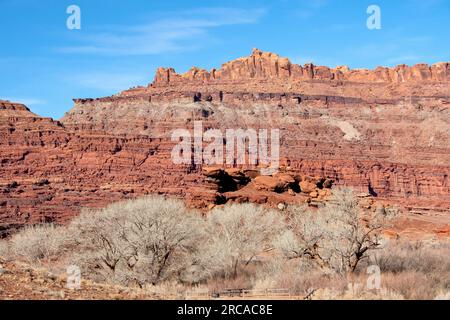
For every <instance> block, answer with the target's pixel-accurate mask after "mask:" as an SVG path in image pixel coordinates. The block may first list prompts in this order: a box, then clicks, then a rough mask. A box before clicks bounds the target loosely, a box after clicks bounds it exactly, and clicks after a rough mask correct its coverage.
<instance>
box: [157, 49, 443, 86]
mask: <svg viewBox="0 0 450 320" xmlns="http://www.w3.org/2000/svg"><path fill="white" fill-rule="evenodd" d="M257 79H263V80H267V79H277V80H282V81H286V80H289V81H304V80H342V81H354V82H382V83H383V82H386V83H389V82H393V83H399V82H423V81H449V80H450V64H449V63H437V64H434V65H432V66H429V65H426V64H417V65H415V66H412V67H409V66H407V65H399V66H397V67H396V68H384V67H378V68H376V69H375V70H365V69H358V70H350V69H349V68H348V67H346V66H341V67H337V68H334V69H331V68H328V67H324V66H315V65H313V64H311V63H310V64H305V65H304V66H301V65H298V64H293V63H291V62H290V61H289V59H287V58H281V57H279V56H278V55H277V54H274V53H270V52H262V51H260V50H258V49H253V53H252V54H251V55H250V56H249V57H245V58H239V59H236V60H233V61H230V62H227V63H225V64H223V65H222V67H221V68H220V69H218V70H216V69H213V70H211V71H210V72H208V71H206V70H203V69H198V68H197V67H193V68H192V69H190V70H189V71H188V72H186V73H185V74H182V75H179V74H177V73H176V72H175V70H174V69H173V68H160V69H158V70H157V72H156V76H155V80H154V82H153V84H152V85H153V86H167V85H172V84H177V85H179V84H184V83H185V84H192V83H196V82H197V83H211V84H212V83H217V82H225V81H239V82H241V81H248V80H257Z"/></svg>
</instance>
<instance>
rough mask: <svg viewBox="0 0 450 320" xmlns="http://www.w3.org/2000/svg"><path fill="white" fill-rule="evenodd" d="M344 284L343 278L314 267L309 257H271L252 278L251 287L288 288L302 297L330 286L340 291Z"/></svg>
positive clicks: (261, 288)
mask: <svg viewBox="0 0 450 320" xmlns="http://www.w3.org/2000/svg"><path fill="white" fill-rule="evenodd" d="M345 286H346V281H345V279H344V278H342V277H338V276H336V275H333V274H327V273H324V272H322V270H319V269H314V268H313V267H312V266H311V261H310V260H309V259H290V260H287V261H286V260H280V259H272V260H270V261H268V262H267V263H265V264H264V265H263V266H262V267H261V268H259V269H258V270H257V272H256V274H255V276H254V278H253V289H256V290H264V289H288V290H289V292H290V293H291V294H292V295H297V296H304V297H307V296H308V295H310V294H311V293H313V292H315V291H316V290H319V289H324V288H330V287H333V288H335V289H336V290H338V289H339V290H341V291H342V290H344V289H345Z"/></svg>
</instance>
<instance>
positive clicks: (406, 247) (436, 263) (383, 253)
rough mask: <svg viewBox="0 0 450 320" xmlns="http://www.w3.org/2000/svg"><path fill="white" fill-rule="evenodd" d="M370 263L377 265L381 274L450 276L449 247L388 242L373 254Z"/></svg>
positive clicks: (419, 243) (418, 242)
mask: <svg viewBox="0 0 450 320" xmlns="http://www.w3.org/2000/svg"><path fill="white" fill-rule="evenodd" d="M370 263H371V264H375V265H378V266H379V267H380V269H381V271H382V272H390V273H394V274H395V273H401V272H405V271H413V272H422V273H425V274H429V275H433V274H442V273H449V274H450V245H449V244H445V243H435V244H426V243H423V242H420V241H417V242H406V241H390V242H387V243H386V244H385V245H384V246H383V248H381V249H380V250H377V251H376V252H373V254H372V255H371V257H370Z"/></svg>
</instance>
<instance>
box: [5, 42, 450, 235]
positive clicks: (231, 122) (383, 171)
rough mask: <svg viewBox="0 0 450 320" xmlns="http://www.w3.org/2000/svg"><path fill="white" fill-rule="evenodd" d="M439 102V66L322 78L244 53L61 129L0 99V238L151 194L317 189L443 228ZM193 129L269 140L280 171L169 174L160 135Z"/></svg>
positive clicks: (173, 76) (268, 196) (101, 107)
mask: <svg viewBox="0 0 450 320" xmlns="http://www.w3.org/2000/svg"><path fill="white" fill-rule="evenodd" d="M449 92H450V72H449V64H448V63H438V64H435V65H432V66H428V65H424V64H420V65H416V66H412V67H408V66H404V65H403V66H398V67H396V68H382V67H379V68H377V69H375V70H350V69H349V68H347V67H339V68H334V69H331V68H328V67H318V66H314V65H311V64H310V65H305V66H299V65H295V64H292V63H291V62H290V61H289V60H288V59H286V58H280V57H279V56H277V55H275V54H273V53H266V52H261V51H259V50H257V49H255V50H254V51H253V53H252V54H251V56H249V57H245V58H240V59H237V60H235V61H231V62H228V63H226V64H224V65H223V66H222V68H220V69H218V70H212V71H210V72H207V71H205V70H201V69H198V68H192V69H191V70H189V71H188V72H187V73H185V74H183V75H179V74H177V73H176V72H175V70H173V69H170V68H169V69H163V68H160V69H158V70H157V72H156V76H155V78H154V81H153V82H152V83H151V84H149V85H148V86H147V87H136V88H132V89H129V90H126V91H123V92H121V93H119V94H117V95H114V96H111V97H105V98H99V99H76V100H74V101H75V106H74V108H73V109H72V110H70V111H69V112H68V113H67V114H66V115H65V116H64V117H63V118H62V119H61V120H60V121H53V120H52V119H47V118H42V117H39V116H37V115H34V114H33V113H31V112H30V111H29V110H28V109H27V108H26V107H25V106H23V105H20V104H14V103H9V102H6V101H2V102H0V173H1V175H0V221H1V225H0V233H1V232H2V230H4V233H6V232H8V230H11V229H12V228H15V227H19V226H21V225H23V224H26V223H38V222H43V221H56V222H64V221H67V220H68V219H70V217H72V216H73V215H74V214H77V213H78V212H80V210H82V209H83V208H90V207H102V206H104V205H106V204H108V203H110V202H112V201H117V200H120V199H127V198H134V197H138V196H141V195H145V194H152V193H159V194H167V195H170V196H174V197H179V198H182V199H186V201H187V202H188V204H189V205H190V206H194V207H198V208H208V207H211V206H213V205H217V204H222V203H226V202H229V201H238V202H242V201H254V202H258V203H266V204H268V205H272V206H278V205H279V204H280V203H295V202H297V203H298V202H308V203H310V204H314V203H315V202H317V201H320V200H321V199H322V198H324V197H326V195H328V194H329V192H328V191H327V189H328V188H329V187H331V183H330V185H328V186H324V185H323V184H324V182H325V181H331V182H332V184H334V185H340V186H351V187H353V188H355V189H356V190H358V192H361V193H363V194H367V196H370V197H371V199H375V200H376V201H378V202H381V203H386V204H391V205H398V206H401V207H402V208H403V209H404V210H405V212H410V213H411V215H414V216H415V217H421V219H422V222H423V225H426V224H427V223H431V224H434V225H436V224H437V225H441V224H442V223H444V224H445V223H448V222H450V220H449V218H450V182H449V175H450V129H449V128H450V107H449V106H450V97H449ZM195 121H201V122H202V125H203V128H204V129H205V130H206V129H209V128H213V129H219V130H222V131H223V132H224V131H225V130H226V129H238V128H242V129H248V128H252V129H255V130H258V129H279V130H280V139H281V140H280V142H281V146H280V155H281V169H280V171H281V172H280V173H279V174H278V175H275V176H274V177H261V178H258V177H257V175H258V174H254V172H255V169H258V168H255V167H254V166H237V167H234V168H233V166H222V167H219V168H218V167H213V168H211V167H208V166H205V165H203V166H202V165H195V164H191V165H175V164H174V163H173V161H172V160H171V151H172V149H173V146H174V145H175V142H172V141H171V133H172V132H173V130H175V129H189V130H192V128H193V125H194V122H195ZM205 145H207V143H205ZM302 183H303V186H304V188H301V187H299V188H295V187H293V185H294V184H295V185H300V186H301V185H302ZM311 184H312V187H310V185H311ZM302 189H303V190H302Z"/></svg>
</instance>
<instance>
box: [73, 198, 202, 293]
mask: <svg viewBox="0 0 450 320" xmlns="http://www.w3.org/2000/svg"><path fill="white" fill-rule="evenodd" d="M71 229H72V230H75V232H78V235H79V236H78V243H77V244H76V248H77V249H76V250H77V251H78V256H77V258H78V259H77V260H78V261H79V262H80V263H81V264H82V265H83V266H84V268H85V269H86V270H87V272H89V273H91V274H92V275H96V276H100V277H102V278H103V279H104V280H109V281H111V280H112V281H114V282H120V283H126V284H130V283H135V284H138V285H140V286H143V285H144V284H145V283H152V284H157V283H159V282H161V281H164V280H166V279H169V278H171V277H175V276H177V274H178V273H180V272H181V271H182V270H183V269H184V268H186V267H187V263H188V258H187V257H188V255H189V254H192V253H194V252H195V250H196V248H197V246H198V244H199V242H200V241H199V239H200V237H201V235H202V232H203V231H202V230H203V229H204V220H203V219H202V218H201V216H200V215H199V214H192V213H190V212H189V211H188V210H187V209H186V208H185V206H184V204H183V203H182V202H181V201H178V200H170V199H164V198H162V197H150V198H143V199H139V200H133V201H128V202H122V203H118V204H114V205H111V206H109V207H107V208H106V209H103V210H100V211H99V212H86V213H84V214H82V215H81V216H80V217H78V218H76V219H75V220H74V221H73V222H72V223H71Z"/></svg>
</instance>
